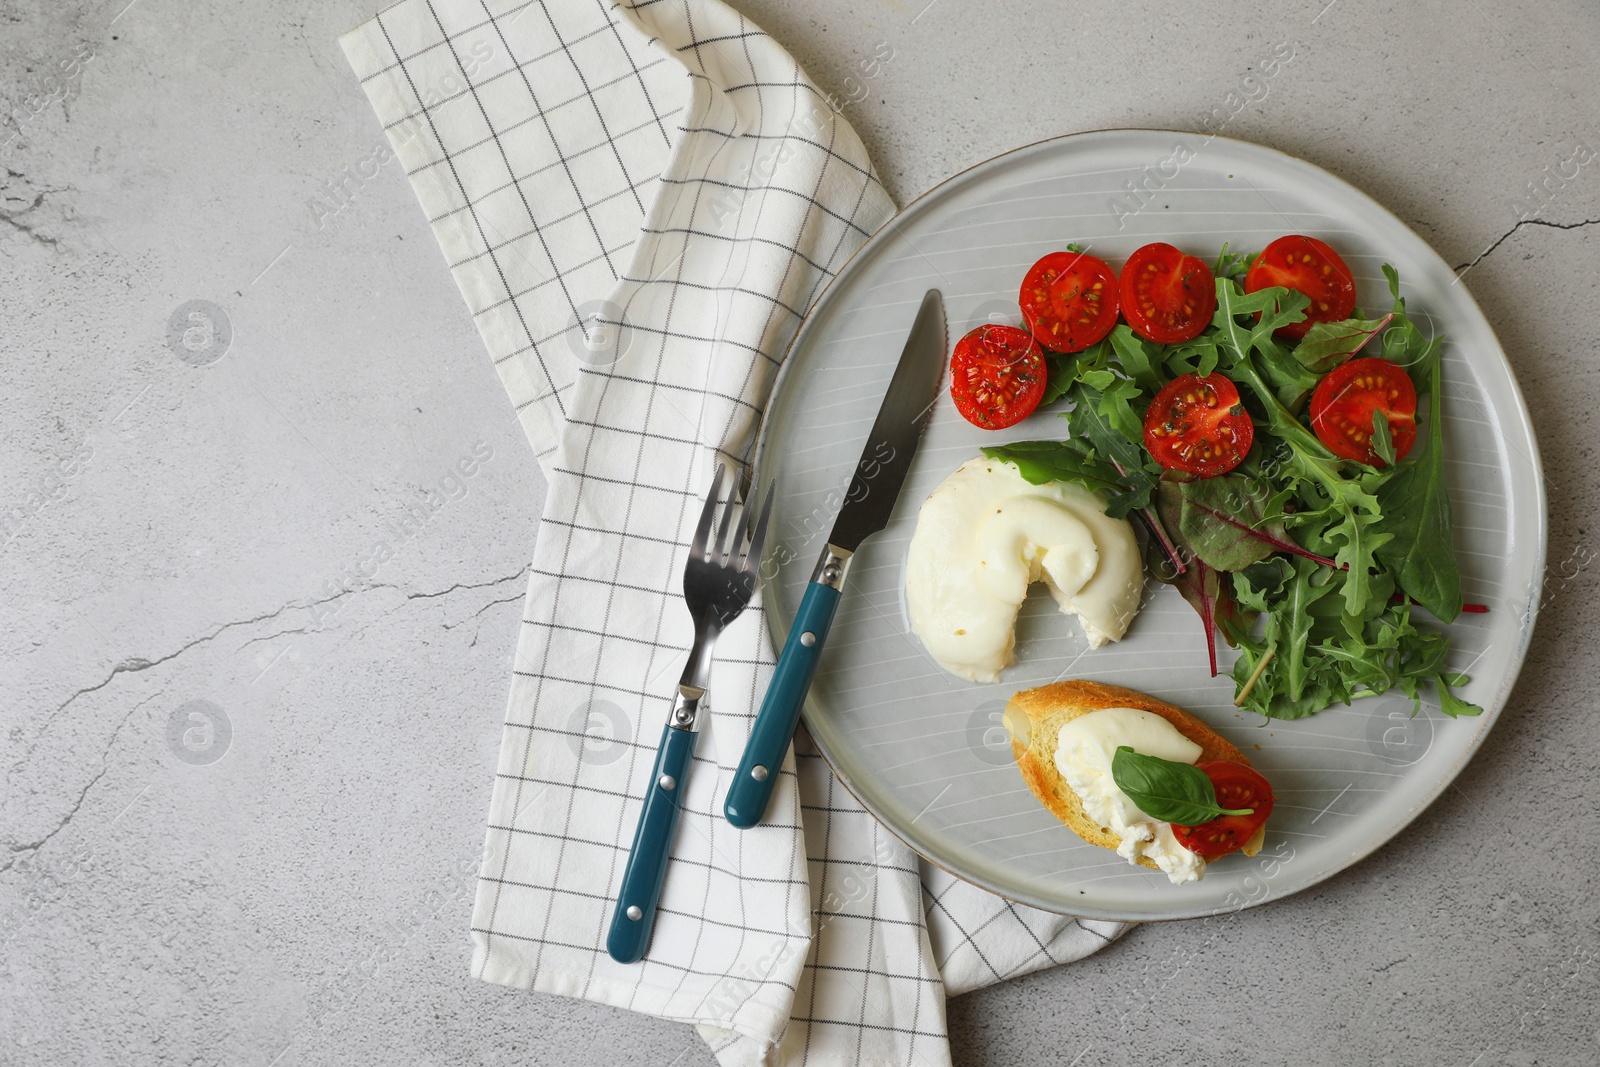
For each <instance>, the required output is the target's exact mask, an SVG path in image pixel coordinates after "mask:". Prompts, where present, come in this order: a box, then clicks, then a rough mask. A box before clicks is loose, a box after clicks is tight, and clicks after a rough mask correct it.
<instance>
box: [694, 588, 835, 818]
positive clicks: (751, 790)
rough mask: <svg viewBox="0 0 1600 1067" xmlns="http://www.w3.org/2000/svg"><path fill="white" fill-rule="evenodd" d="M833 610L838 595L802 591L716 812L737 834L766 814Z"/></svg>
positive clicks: (826, 591) (828, 590) (820, 590)
mask: <svg viewBox="0 0 1600 1067" xmlns="http://www.w3.org/2000/svg"><path fill="white" fill-rule="evenodd" d="M838 606H839V590H837V589H834V588H833V587H831V586H828V585H824V584H823V583H821V582H812V583H811V584H810V585H809V586H807V587H806V595H805V596H804V597H803V598H802V599H801V601H800V610H799V611H798V612H796V613H795V617H794V626H793V627H792V628H791V629H790V630H789V639H788V640H787V641H785V642H784V643H783V652H782V653H781V654H779V656H778V666H777V667H776V668H775V669H774V670H773V672H772V684H771V685H770V686H768V687H767V696H766V699H765V700H763V701H762V702H761V710H760V712H758V713H757V714H756V722H755V726H754V727H753V728H752V729H751V731H750V741H749V743H748V744H746V745H745V746H744V756H743V758H741V759H740V760H739V770H738V772H737V773H736V774H735V775H734V776H733V784H732V785H731V786H729V787H728V799H727V801H726V802H725V803H724V804H723V807H722V811H723V814H724V815H726V816H727V818H728V821H729V822H730V823H732V824H733V825H735V826H737V827H739V828H740V829H741V830H747V829H749V828H750V827H752V826H754V825H756V824H757V823H759V822H760V821H761V818H762V816H764V815H765V814H766V813H767V804H768V802H770V801H771V800H772V789H773V787H774V786H776V785H777V784H778V771H779V769H780V768H781V767H782V766H783V755H784V753H785V752H787V751H789V742H790V740H791V739H793V737H794V728H795V725H796V724H797V723H798V722H799V721H800V708H801V707H802V706H803V705H804V704H805V702H806V692H807V690H809V689H810V688H811V679H812V678H813V677H815V676H816V673H817V661H818V660H819V659H821V658H822V646H823V644H824V642H826V641H827V639H828V629H829V627H831V626H832V625H833V613H834V610H835V609H836V608H837V607H838Z"/></svg>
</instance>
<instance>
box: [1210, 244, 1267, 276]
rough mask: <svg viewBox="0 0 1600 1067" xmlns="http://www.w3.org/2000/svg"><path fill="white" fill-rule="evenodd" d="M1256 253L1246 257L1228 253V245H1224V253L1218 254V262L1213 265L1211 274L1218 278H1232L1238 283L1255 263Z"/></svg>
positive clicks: (1243, 254)
mask: <svg viewBox="0 0 1600 1067" xmlns="http://www.w3.org/2000/svg"><path fill="white" fill-rule="evenodd" d="M1255 258H1256V253H1254V252H1252V253H1250V254H1248V255H1246V254H1245V253H1243V252H1230V251H1228V243H1227V242H1226V241H1224V242H1223V243H1222V251H1220V252H1218V253H1217V261H1216V262H1215V263H1213V264H1212V265H1211V273H1212V275H1213V276H1214V277H1217V278H1232V279H1233V280H1234V281H1238V280H1240V279H1242V278H1243V277H1244V276H1245V273H1246V272H1247V271H1249V269H1250V264H1251V263H1254V262H1255Z"/></svg>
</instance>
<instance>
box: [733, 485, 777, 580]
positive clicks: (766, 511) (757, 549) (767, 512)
mask: <svg viewBox="0 0 1600 1067" xmlns="http://www.w3.org/2000/svg"><path fill="white" fill-rule="evenodd" d="M777 488H778V480H777V479H776V478H774V479H772V480H771V481H769V482H768V483H767V496H766V499H765V500H763V501H762V502H761V518H760V519H758V520H757V521H756V530H755V533H753V534H751V535H750V547H749V548H748V549H746V550H745V554H744V563H743V565H742V566H741V567H740V568H739V569H740V570H741V571H743V572H744V573H745V574H754V573H755V572H756V570H757V569H758V568H759V567H760V566H761V546H762V543H763V542H765V541H766V539H767V519H769V518H770V517H771V516H772V500H773V498H774V497H776V496H777V495H778V494H777V492H776V490H777ZM749 510H753V509H749Z"/></svg>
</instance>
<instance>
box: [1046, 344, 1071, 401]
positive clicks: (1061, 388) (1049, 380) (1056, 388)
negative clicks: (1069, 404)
mask: <svg viewBox="0 0 1600 1067" xmlns="http://www.w3.org/2000/svg"><path fill="white" fill-rule="evenodd" d="M1045 369H1046V372H1047V374H1048V376H1047V377H1046V378H1045V383H1044V396H1042V397H1040V398H1039V406H1040V407H1044V406H1045V405H1046V404H1053V403H1055V402H1056V401H1057V400H1060V399H1061V398H1062V397H1064V396H1066V395H1067V390H1068V389H1070V388H1072V385H1073V383H1074V382H1076V381H1077V380H1078V374H1079V367H1078V363H1077V361H1076V360H1074V359H1072V358H1071V357H1070V356H1068V357H1060V358H1057V357H1055V356H1054V353H1051V354H1050V355H1048V356H1047V357H1046V359H1045Z"/></svg>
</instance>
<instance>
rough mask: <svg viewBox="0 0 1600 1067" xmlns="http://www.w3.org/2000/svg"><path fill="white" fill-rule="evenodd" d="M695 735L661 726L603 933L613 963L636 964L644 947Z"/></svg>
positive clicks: (664, 874)
mask: <svg viewBox="0 0 1600 1067" xmlns="http://www.w3.org/2000/svg"><path fill="white" fill-rule="evenodd" d="M699 736H700V735H699V734H698V733H696V732H695V731H693V730H675V729H673V727H672V725H671V724H670V723H669V724H668V725H667V726H666V727H665V728H664V729H663V730H662V733H661V745H660V747H659V748H658V749H657V750H656V765H655V769H654V770H652V771H651V772H650V785H649V787H648V788H647V790H646V791H645V795H644V807H642V808H640V809H639V828H638V829H637V830H635V831H634V834H633V851H632V852H630V853H628V866H627V868H626V869H625V870H624V871H623V872H622V888H621V889H620V890H618V891H617V907H616V910H615V911H614V912H612V914H611V932H610V933H609V934H607V935H606V951H607V952H609V953H610V954H611V958H612V959H614V960H616V961H617V962H618V963H637V962H638V961H639V960H641V959H643V958H644V953H645V949H647V948H649V947H650V934H651V931H653V930H654V929H655V925H656V905H657V904H658V903H659V902H660V900H661V884H662V883H663V882H664V881H666V877H667V859H668V857H670V856H671V855H672V836H673V833H674V832H675V831H676V830H677V827H678V812H679V810H680V807H679V802H678V798H679V797H680V796H681V795H682V794H683V789H684V778H685V776H687V774H688V772H689V762H690V759H691V757H693V756H694V745H695V738H697V737H699Z"/></svg>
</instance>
